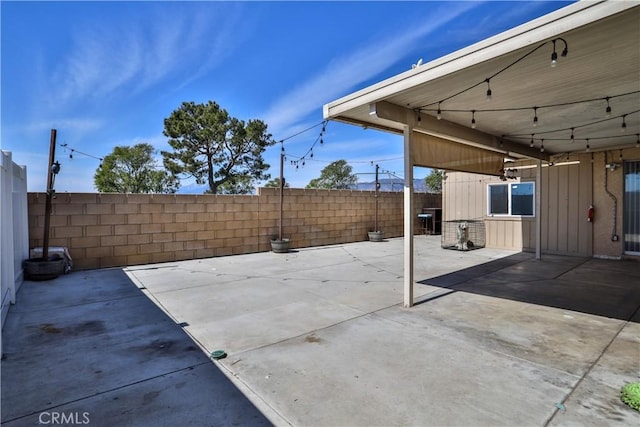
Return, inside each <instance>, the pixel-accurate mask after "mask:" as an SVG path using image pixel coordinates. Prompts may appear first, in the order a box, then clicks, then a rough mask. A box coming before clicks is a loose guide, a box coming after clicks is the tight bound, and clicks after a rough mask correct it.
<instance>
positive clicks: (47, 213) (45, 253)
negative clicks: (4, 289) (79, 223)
mask: <svg viewBox="0 0 640 427" xmlns="http://www.w3.org/2000/svg"><path fill="white" fill-rule="evenodd" d="M56 134H57V131H56V130H55V129H51V140H50V143H49V166H48V167H47V195H46V198H45V205H44V237H43V239H42V260H43V261H47V260H49V224H50V219H51V199H52V198H53V161H54V160H55V157H56Z"/></svg>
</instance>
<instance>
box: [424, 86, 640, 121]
mask: <svg viewBox="0 0 640 427" xmlns="http://www.w3.org/2000/svg"><path fill="white" fill-rule="evenodd" d="M483 82H484V81H483ZM638 93H640V90H635V91H632V92H626V93H621V94H618V95H612V96H609V97H608V98H609V99H614V98H620V97H625V96H630V95H636V94H638ZM603 99H605V98H602V97H599V98H589V99H580V100H577V101H569V102H558V103H554V104H543V105H537V106H535V107H534V106H519V107H511V108H476V109H475V110H476V112H478V113H501V112H512V111H525V110H532V109H534V108H537V109H539V110H541V109H549V108H557V107H568V106H572V105H580V104H588V103H593V102H602V100H603ZM442 102H444V101H438V102H437V109H434V108H426V107H428V106H430V105H436V103H435V102H434V103H431V104H428V105H423V106H422V107H418V110H419V111H421V112H436V117H437V114H438V113H437V112H439V114H440V116H442V114H443V113H447V112H451V113H470V112H471V110H470V109H450V110H449V109H444V110H443V109H442V108H441V105H442ZM441 118H442V117H441Z"/></svg>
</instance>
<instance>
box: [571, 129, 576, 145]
mask: <svg viewBox="0 0 640 427" xmlns="http://www.w3.org/2000/svg"><path fill="white" fill-rule="evenodd" d="M574 129H575V128H571V142H574V141H575V137H574V136H573V130H574Z"/></svg>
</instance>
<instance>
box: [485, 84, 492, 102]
mask: <svg viewBox="0 0 640 427" xmlns="http://www.w3.org/2000/svg"><path fill="white" fill-rule="evenodd" d="M486 82H487V96H486V100H487V101H491V99H492V98H493V93H492V92H491V79H487V80H486Z"/></svg>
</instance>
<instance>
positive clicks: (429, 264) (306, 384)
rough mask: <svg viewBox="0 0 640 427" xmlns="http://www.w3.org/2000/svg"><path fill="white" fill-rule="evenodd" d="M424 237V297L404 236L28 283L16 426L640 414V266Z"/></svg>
mask: <svg viewBox="0 0 640 427" xmlns="http://www.w3.org/2000/svg"><path fill="white" fill-rule="evenodd" d="M415 249H416V257H415V279H416V281H418V284H416V286H415V290H416V300H417V301H418V302H419V303H418V304H417V305H416V306H415V307H413V308H411V309H405V308H403V307H402V286H403V285H402V250H403V249H402V239H389V240H387V241H385V242H382V243H371V242H361V243H354V244H345V245H336V246H328V247H318V248H308V249H301V250H298V251H293V252H291V253H288V254H274V253H258V254H249V255H238V256H231V257H220V258H210V259H202V260H192V261H181V262H173V263H165V264H154V265H145V266H136V267H129V268H127V269H124V270H122V269H108V270H93V271H79V272H74V273H72V274H70V275H68V276H63V277H60V278H58V279H55V280H53V281H50V282H25V284H24V285H23V287H22V289H21V290H20V292H19V294H18V302H17V304H16V305H15V306H13V307H11V310H10V312H9V317H8V321H7V324H6V326H5V330H4V331H3V354H4V358H3V361H2V424H3V425H4V424H6V425H11V426H13V425H33V424H37V423H38V421H39V417H41V416H42V414H43V413H44V412H56V411H57V412H64V413H67V414H68V413H74V412H75V413H80V414H82V413H84V412H86V413H87V414H88V416H89V417H90V420H91V424H92V425H185V424H191V425H216V426H220V425H251V426H253V425H260V424H269V423H273V424H276V425H295V426H302V425H304V426H335V425H341V426H373V425H380V426H383V425H384V426H387V425H403V426H404V425H419V426H482V425H486V426H502V425H504V426H515V425H517V426H530V425H531V426H541V425H553V426H555V425H584V426H606V425H610V426H616V425H620V426H623V425H625V426H626V425H640V413H638V412H636V411H633V410H631V409H630V408H628V407H627V406H626V405H624V404H623V403H622V402H621V401H620V398H619V390H620V387H621V386H622V385H624V384H626V383H628V382H637V381H640V313H639V309H640V263H638V262H632V261H604V260H596V259H585V258H573V257H560V256H544V257H543V258H544V259H543V260H542V261H536V260H535V259H533V256H532V254H526V253H514V252H508V251H499V250H491V249H480V250H475V251H471V252H457V251H451V250H443V249H440V247H439V236H416V238H415ZM151 301H153V302H155V304H156V305H157V306H156V305H154V304H153V303H152V302H151ZM158 307H160V308H161V309H162V310H164V313H163V312H162V311H161V310H160V309H158ZM185 332H186V333H185ZM189 336H190V337H191V339H190V338H189ZM197 346H199V347H200V348H201V349H202V350H203V351H198V348H197ZM218 349H223V350H225V351H226V352H227V353H228V357H227V358H226V359H222V360H219V361H210V360H209V359H208V357H207V355H208V354H210V353H211V352H212V351H214V350H218Z"/></svg>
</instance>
